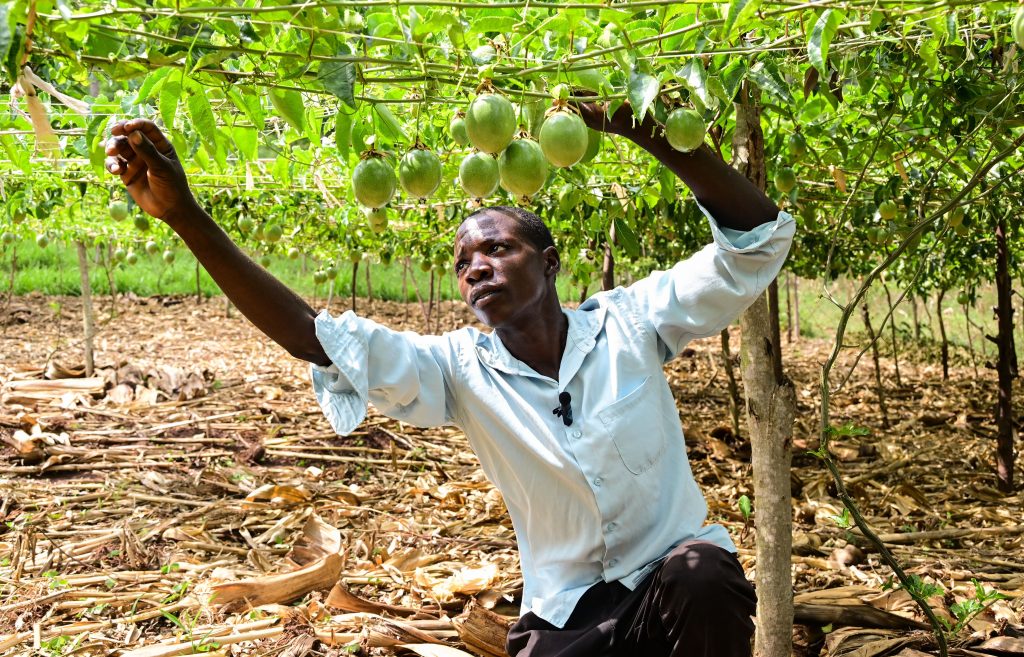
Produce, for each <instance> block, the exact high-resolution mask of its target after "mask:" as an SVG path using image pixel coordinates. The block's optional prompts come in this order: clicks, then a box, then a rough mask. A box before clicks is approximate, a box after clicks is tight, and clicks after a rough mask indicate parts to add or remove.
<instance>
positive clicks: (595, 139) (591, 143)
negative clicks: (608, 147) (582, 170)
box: [580, 128, 601, 164]
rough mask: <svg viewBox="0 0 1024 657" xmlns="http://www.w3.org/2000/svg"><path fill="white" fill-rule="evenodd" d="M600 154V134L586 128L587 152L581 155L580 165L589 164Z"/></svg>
mask: <svg viewBox="0 0 1024 657" xmlns="http://www.w3.org/2000/svg"><path fill="white" fill-rule="evenodd" d="M600 152H601V133H600V132H598V131H597V130H591V129H590V128H587V152H586V153H584V154H583V159H582V160H580V162H581V163H583V164H586V163H587V162H590V161H591V160H593V159H594V158H595V157H597V154H598V153H600Z"/></svg>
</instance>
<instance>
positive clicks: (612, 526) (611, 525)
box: [608, 522, 619, 532]
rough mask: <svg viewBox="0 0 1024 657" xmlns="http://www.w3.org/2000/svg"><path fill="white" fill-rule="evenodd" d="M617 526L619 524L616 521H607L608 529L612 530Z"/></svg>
mask: <svg viewBox="0 0 1024 657" xmlns="http://www.w3.org/2000/svg"><path fill="white" fill-rule="evenodd" d="M618 526H619V525H618V523H614V522H610V523H608V531H610V532H613V531H615V528H616V527H618Z"/></svg>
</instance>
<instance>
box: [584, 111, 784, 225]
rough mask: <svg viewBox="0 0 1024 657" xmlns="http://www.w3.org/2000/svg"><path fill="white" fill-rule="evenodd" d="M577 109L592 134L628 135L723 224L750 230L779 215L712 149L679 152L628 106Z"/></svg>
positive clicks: (651, 122)
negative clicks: (611, 109) (612, 110)
mask: <svg viewBox="0 0 1024 657" xmlns="http://www.w3.org/2000/svg"><path fill="white" fill-rule="evenodd" d="M578 107H579V109H580V114H581V116H582V117H583V120H584V122H586V124H587V125H588V126H589V127H590V128H591V129H592V130H600V131H603V132H608V133H612V134H617V135H621V136H623V137H626V138H627V139H629V140H630V141H632V142H634V143H635V144H637V145H638V146H640V147H641V148H643V149H644V150H646V151H647V152H648V153H650V154H651V155H653V156H654V157H656V158H658V160H659V161H660V162H661V163H662V164H664V165H665V166H667V167H668V168H669V169H670V170H671V171H672V172H673V173H675V174H676V175H677V176H679V178H680V179H681V180H682V181H683V182H684V183H685V184H686V186H687V187H689V188H690V189H691V190H693V194H694V196H696V197H697V200H698V201H700V203H701V205H703V206H704V207H705V208H707V209H708V211H709V212H710V213H711V215H712V216H713V217H714V218H715V220H716V221H717V222H718V224H719V225H720V226H724V227H726V228H733V229H735V230H744V231H745V230H750V229H752V228H755V227H757V226H759V225H761V224H763V223H765V222H767V221H773V220H774V219H775V218H776V217H777V216H778V214H779V208H778V206H776V205H775V203H773V202H772V201H771V199H769V198H768V197H767V196H766V195H765V193H764V192H762V191H761V190H760V189H758V188H757V187H755V186H754V184H753V183H751V182H750V181H749V180H747V179H746V177H744V176H743V174H741V173H740V172H739V171H737V170H736V169H734V168H732V167H731V166H729V165H728V164H727V163H726V162H724V161H723V160H722V159H721V158H720V157H718V156H717V155H716V154H715V153H713V152H712V151H711V149H710V148H708V147H707V145H704V146H701V147H700V148H698V149H697V150H695V151H693V152H690V153H683V152H681V151H677V150H676V149H674V148H672V146H670V145H669V143H668V140H667V139H666V138H665V135H664V132H663V130H662V129H661V127H660V126H659V125H658V124H657V122H656V121H655V120H654V118H653V117H652V116H651V115H650V114H648V115H647V116H646V117H644V120H643V122H642V123H637V122H636V121H634V119H633V110H632V108H631V107H630V106H629V103H625V104H623V105H622V106H621V107H620V108H619V109H618V110H616V112H615V114H614V115H612V116H608V115H607V114H606V112H605V111H604V107H603V106H601V105H599V104H597V103H579V104H578Z"/></svg>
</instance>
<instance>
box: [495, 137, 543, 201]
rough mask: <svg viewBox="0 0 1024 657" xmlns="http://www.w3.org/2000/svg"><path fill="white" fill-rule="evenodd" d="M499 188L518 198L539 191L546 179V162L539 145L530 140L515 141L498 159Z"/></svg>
mask: <svg viewBox="0 0 1024 657" xmlns="http://www.w3.org/2000/svg"><path fill="white" fill-rule="evenodd" d="M498 174H499V177H500V180H501V186H502V187H504V188H505V189H506V190H508V191H509V192H511V193H512V194H514V195H515V196H519V197H530V196H533V195H534V194H536V193H537V192H539V191H540V189H541V187H543V186H544V183H545V181H547V179H548V161H547V159H546V158H545V157H544V151H543V150H541V147H540V144H538V143H537V142H535V141H534V140H532V139H516V140H515V141H513V142H512V143H510V144H509V145H508V148H506V149H505V150H504V152H502V154H501V157H499V158H498Z"/></svg>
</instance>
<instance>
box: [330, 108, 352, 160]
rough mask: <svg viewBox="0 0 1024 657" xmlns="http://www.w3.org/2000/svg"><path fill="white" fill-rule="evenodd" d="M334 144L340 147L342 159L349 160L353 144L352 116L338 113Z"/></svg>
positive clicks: (339, 151)
mask: <svg viewBox="0 0 1024 657" xmlns="http://www.w3.org/2000/svg"><path fill="white" fill-rule="evenodd" d="M334 143H335V144H336V145H337V146H338V153H339V154H340V155H341V159H343V160H347V159H348V153H349V146H350V145H351V143H352V116H351V115H350V114H346V113H344V112H338V114H337V116H336V117H335V128H334Z"/></svg>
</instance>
